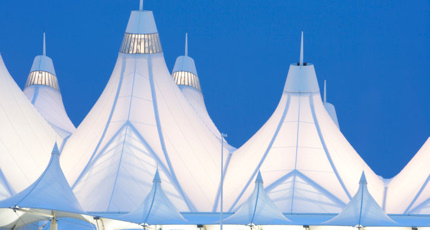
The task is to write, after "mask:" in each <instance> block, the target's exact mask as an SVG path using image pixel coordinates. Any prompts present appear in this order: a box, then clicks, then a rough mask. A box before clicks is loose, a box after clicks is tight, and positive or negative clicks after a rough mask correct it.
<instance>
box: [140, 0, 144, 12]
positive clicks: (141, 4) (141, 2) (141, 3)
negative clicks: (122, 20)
mask: <svg viewBox="0 0 430 230" xmlns="http://www.w3.org/2000/svg"><path fill="white" fill-rule="evenodd" d="M139 10H140V11H142V10H143V0H140V1H139Z"/></svg>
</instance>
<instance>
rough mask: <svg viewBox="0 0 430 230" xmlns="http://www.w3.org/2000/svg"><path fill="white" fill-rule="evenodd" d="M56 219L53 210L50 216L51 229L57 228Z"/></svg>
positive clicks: (55, 229)
mask: <svg viewBox="0 0 430 230" xmlns="http://www.w3.org/2000/svg"><path fill="white" fill-rule="evenodd" d="M57 228H58V226H57V219H55V212H54V211H52V218H51V230H57Z"/></svg>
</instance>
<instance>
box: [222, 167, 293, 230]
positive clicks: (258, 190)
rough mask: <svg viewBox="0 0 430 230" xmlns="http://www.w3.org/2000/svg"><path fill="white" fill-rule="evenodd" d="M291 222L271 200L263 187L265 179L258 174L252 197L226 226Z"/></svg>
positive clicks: (231, 217)
mask: <svg viewBox="0 0 430 230" xmlns="http://www.w3.org/2000/svg"><path fill="white" fill-rule="evenodd" d="M289 222H291V221H290V220H288V219H287V218H286V217H285V216H284V215H283V214H282V212H281V210H279V208H278V207H276V205H275V204H274V203H273V201H272V200H271V199H270V198H269V196H268V195H267V193H266V191H265V190H264V187H263V178H262V177H261V173H260V172H258V174H257V178H256V179H255V187H254V191H253V192H252V194H251V196H250V197H249V198H248V199H247V200H246V201H245V202H244V203H243V204H242V205H241V206H240V208H239V209H238V210H237V211H236V212H235V213H234V214H233V215H232V216H230V217H228V218H227V219H225V220H224V223H226V224H244V225H250V226H253V225H268V224H269V225H281V224H286V223H289Z"/></svg>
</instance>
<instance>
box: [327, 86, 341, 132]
mask: <svg viewBox="0 0 430 230" xmlns="http://www.w3.org/2000/svg"><path fill="white" fill-rule="evenodd" d="M324 107H325V109H326V110H327V112H328V114H329V115H330V117H331V119H332V120H333V122H334V123H335V124H336V126H337V127H338V128H339V121H338V120H337V114H336V108H335V107H334V105H333V104H331V103H328V102H327V84H326V80H324Z"/></svg>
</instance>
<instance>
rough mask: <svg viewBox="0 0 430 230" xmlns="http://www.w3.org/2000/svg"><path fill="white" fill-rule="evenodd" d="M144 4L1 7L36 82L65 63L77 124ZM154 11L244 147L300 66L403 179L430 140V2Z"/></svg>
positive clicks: (9, 56)
mask: <svg viewBox="0 0 430 230" xmlns="http://www.w3.org/2000/svg"><path fill="white" fill-rule="evenodd" d="M138 5H139V3H138V0H103V1H102V0H90V1H88V0H73V1H71V0H67V1H65V0H61V1H60V0H39V1H31V0H21V1H1V2H0V28H1V30H0V31H1V36H0V52H1V54H2V56H3V59H4V61H5V63H6V66H7V67H8V69H9V71H10V73H11V74H12V76H13V77H14V79H15V81H16V82H17V83H18V85H19V86H20V87H24V85H25V81H26V78H27V75H28V73H29V70H30V68H31V64H32V62H33V58H34V57H35V56H36V55H39V54H41V53H42V33H43V32H44V31H46V33H47V55H48V56H50V57H51V58H52V59H53V60H54V65H55V68H56V72H57V75H58V79H59V83H60V88H61V91H62V94H63V100H64V104H65V106H66V109H67V112H68V114H69V116H70V118H71V119H72V121H73V122H74V124H75V125H76V126H77V125H79V123H80V122H81V121H82V120H83V118H84V117H85V115H86V114H87V113H88V112H89V111H90V109H91V108H92V106H93V105H94V103H95V102H96V100H97V99H98V97H99V96H100V94H101V92H102V90H103V89H104V87H105V85H106V83H107V81H108V79H109V77H110V74H111V71H112V70H113V67H114V64H115V61H116V58H117V54H118V51H119V47H120V45H121V41H122V38H123V33H124V31H125V28H126V25H127V21H128V17H129V14H130V11H131V10H135V9H137V8H138ZM144 8H145V9H149V10H152V11H154V15H155V20H156V23H157V26H158V31H159V33H160V38H161V43H162V46H163V50H164V53H165V58H166V62H167V65H168V67H169V69H170V70H171V69H172V68H173V65H174V62H175V59H176V57H177V56H179V55H183V52H184V34H185V32H188V33H189V55H190V56H191V57H193V58H194V59H195V61H196V65H197V71H198V73H199V77H200V81H201V85H202V89H203V93H204V96H205V101H206V105H207V108H208V111H209V113H210V115H211V117H212V119H213V120H214V122H215V124H216V125H217V126H218V128H219V129H220V130H221V131H222V132H225V133H227V134H228V141H229V142H230V143H231V144H232V145H234V146H236V147H239V146H241V145H242V144H243V143H245V142H246V141H247V140H248V139H249V138H250V137H251V136H252V135H253V134H254V133H255V132H256V131H257V130H258V129H259V128H260V127H261V126H263V124H264V123H265V122H266V121H267V119H268V118H269V117H270V116H271V114H272V113H273V111H274V110H275V108H276V106H277V104H278V102H279V99H280V97H281V93H282V90H283V87H284V83H285V79H286V76H287V73H288V68H289V65H290V64H291V63H293V62H297V61H298V59H299V46H300V31H301V30H304V31H305V61H306V62H311V63H314V64H315V69H316V72H317V76H318V80H319V83H320V88H321V89H322V86H323V81H324V79H326V80H327V91H328V94H327V100H328V101H329V102H331V103H333V104H334V105H335V106H336V110H337V115H338V118H339V122H340V128H341V131H342V133H343V134H344V135H345V136H346V138H347V139H348V140H349V142H350V143H351V144H352V146H353V147H354V148H355V149H356V150H357V152H358V153H359V154H360V155H361V156H362V158H364V160H365V161H366V162H367V163H368V164H369V165H370V167H371V168H373V170H374V171H375V172H376V173H377V174H380V175H381V176H383V177H386V178H390V177H393V176H395V175H396V174H397V173H398V172H399V171H400V170H401V169H402V168H403V167H404V166H405V165H406V164H407V162H408V161H409V160H410V159H411V158H412V157H413V155H414V154H415V153H416V152H417V151H418V150H419V148H420V147H421V146H422V145H423V144H424V142H425V140H426V139H427V138H428V137H429V135H430V1H427V0H415V1H407V0H403V1H386V0H377V1H375V0H373V1H367V0H366V1H352V0H351V1H349V0H342V1H285V0H274V1H256V0H248V1H244V0H235V1H231V0H217V1H204V0H198V1H192V0H182V1H172V0H170V1H168V0H157V1H156V0H146V1H145V3H144Z"/></svg>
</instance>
